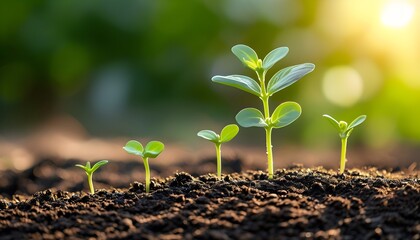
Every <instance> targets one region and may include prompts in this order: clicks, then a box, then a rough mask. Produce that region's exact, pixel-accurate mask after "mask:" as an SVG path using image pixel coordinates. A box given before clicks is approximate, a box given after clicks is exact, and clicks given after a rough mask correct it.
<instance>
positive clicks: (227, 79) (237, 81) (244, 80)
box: [211, 75, 261, 97]
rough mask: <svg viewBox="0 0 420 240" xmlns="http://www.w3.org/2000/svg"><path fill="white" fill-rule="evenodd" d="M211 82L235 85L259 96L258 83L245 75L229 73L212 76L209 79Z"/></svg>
mask: <svg viewBox="0 0 420 240" xmlns="http://www.w3.org/2000/svg"><path fill="white" fill-rule="evenodd" d="M211 80H212V81H213V82H217V83H220V84H224V85H228V86H231V87H235V88H238V89H241V90H243V91H245V92H249V93H252V94H254V95H256V96H258V97H259V96H261V88H260V85H258V83H257V82H256V81H255V80H254V79H252V78H250V77H247V76H242V75H230V76H219V75H218V76H214V77H212V79H211Z"/></svg>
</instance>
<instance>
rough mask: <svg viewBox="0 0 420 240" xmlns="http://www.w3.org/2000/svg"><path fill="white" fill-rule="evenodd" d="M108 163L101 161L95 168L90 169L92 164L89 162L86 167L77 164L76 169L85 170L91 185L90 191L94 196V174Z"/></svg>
mask: <svg viewBox="0 0 420 240" xmlns="http://www.w3.org/2000/svg"><path fill="white" fill-rule="evenodd" d="M107 163H108V160H101V161H99V162H97V163H95V164H94V165H93V167H90V162H87V163H86V165H85V166H83V165H81V164H76V165H75V166H76V167H80V168H82V169H83V170H85V172H86V175H87V176H88V184H89V189H90V193H91V194H94V193H95V189H94V188H93V180H92V178H93V173H94V172H95V171H96V170H98V168H100V167H101V166H103V165H105V164H107Z"/></svg>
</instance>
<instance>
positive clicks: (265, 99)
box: [257, 72, 274, 179]
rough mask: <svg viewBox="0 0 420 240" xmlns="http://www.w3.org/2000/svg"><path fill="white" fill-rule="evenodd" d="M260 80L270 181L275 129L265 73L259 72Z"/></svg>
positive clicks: (272, 168) (269, 177)
mask: <svg viewBox="0 0 420 240" xmlns="http://www.w3.org/2000/svg"><path fill="white" fill-rule="evenodd" d="M257 75H258V80H259V81H260V85H261V100H262V102H263V107H264V118H265V121H266V122H267V124H268V126H267V127H266V128H265V144H266V148H267V165H268V179H273V175H274V167H273V146H272V144H271V132H272V130H273V128H272V127H271V119H270V106H269V103H268V98H269V97H270V96H269V95H268V94H267V90H266V87H265V72H262V73H260V72H257Z"/></svg>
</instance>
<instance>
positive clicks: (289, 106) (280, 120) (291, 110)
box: [271, 102, 302, 128]
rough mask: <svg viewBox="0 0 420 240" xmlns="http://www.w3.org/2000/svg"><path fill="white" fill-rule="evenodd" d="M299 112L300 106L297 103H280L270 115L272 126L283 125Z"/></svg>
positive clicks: (287, 123)
mask: <svg viewBox="0 0 420 240" xmlns="http://www.w3.org/2000/svg"><path fill="white" fill-rule="evenodd" d="M301 113H302V108H301V107H300V105H299V104H298V103H295V102H285V103H282V104H280V105H279V106H278V107H277V108H276V109H275V110H274V112H273V115H272V116H271V119H272V124H273V127H274V128H282V127H285V126H287V125H289V124H291V123H292V122H294V121H295V120H296V119H298V118H299V116H300V114H301Z"/></svg>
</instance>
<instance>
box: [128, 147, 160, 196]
mask: <svg viewBox="0 0 420 240" xmlns="http://www.w3.org/2000/svg"><path fill="white" fill-rule="evenodd" d="M164 148H165V145H163V143H161V142H159V141H151V142H149V143H148V144H147V145H146V147H145V148H143V145H141V143H140V142H138V141H135V140H130V141H128V142H127V144H125V147H123V149H124V150H125V151H127V152H128V153H130V154H134V155H136V156H140V157H141V158H142V159H143V163H144V170H145V172H146V192H147V193H148V192H149V191H150V168H149V158H156V157H157V156H159V154H160V153H161V152H162V151H163V149H164Z"/></svg>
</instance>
